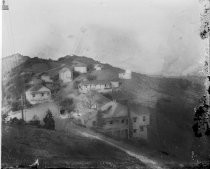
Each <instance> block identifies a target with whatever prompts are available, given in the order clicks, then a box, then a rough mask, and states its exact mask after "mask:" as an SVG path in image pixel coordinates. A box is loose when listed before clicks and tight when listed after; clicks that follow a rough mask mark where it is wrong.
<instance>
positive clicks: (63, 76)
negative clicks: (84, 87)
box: [59, 67, 73, 83]
mask: <svg viewBox="0 0 210 169" xmlns="http://www.w3.org/2000/svg"><path fill="white" fill-rule="evenodd" d="M59 79H60V80H61V81H62V82H63V83H68V82H71V81H72V80H73V73H72V71H71V70H70V69H69V68H67V67H63V68H62V69H61V70H60V71H59Z"/></svg>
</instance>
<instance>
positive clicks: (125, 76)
mask: <svg viewBox="0 0 210 169" xmlns="http://www.w3.org/2000/svg"><path fill="white" fill-rule="evenodd" d="M119 78H120V79H131V78H132V72H131V70H126V71H125V72H124V73H119Z"/></svg>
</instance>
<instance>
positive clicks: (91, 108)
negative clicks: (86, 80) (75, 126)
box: [72, 91, 111, 127]
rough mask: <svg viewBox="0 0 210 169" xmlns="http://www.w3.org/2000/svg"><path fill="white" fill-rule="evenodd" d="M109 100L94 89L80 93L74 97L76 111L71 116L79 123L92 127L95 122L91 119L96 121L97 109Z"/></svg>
mask: <svg viewBox="0 0 210 169" xmlns="http://www.w3.org/2000/svg"><path fill="white" fill-rule="evenodd" d="M110 101H111V100H109V99H108V98H106V97H104V96H103V95H102V94H100V93H98V92H96V91H89V92H88V93H86V94H80V95H79V96H78V97H77V98H75V110H76V111H75V112H74V113H72V116H73V118H74V119H76V120H77V122H78V123H79V124H82V125H84V126H86V127H94V126H95V123H93V121H96V115H97V112H98V110H100V109H101V107H102V106H104V105H105V104H107V103H109V102H110Z"/></svg>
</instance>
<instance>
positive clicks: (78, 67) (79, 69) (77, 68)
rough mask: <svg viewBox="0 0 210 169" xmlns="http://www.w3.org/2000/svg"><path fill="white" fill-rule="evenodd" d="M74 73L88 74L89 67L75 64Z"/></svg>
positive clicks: (79, 63) (76, 62)
mask: <svg viewBox="0 0 210 169" xmlns="http://www.w3.org/2000/svg"><path fill="white" fill-rule="evenodd" d="M73 66H74V71H75V72H79V73H87V65H86V64H84V63H81V62H78V61H74V62H73Z"/></svg>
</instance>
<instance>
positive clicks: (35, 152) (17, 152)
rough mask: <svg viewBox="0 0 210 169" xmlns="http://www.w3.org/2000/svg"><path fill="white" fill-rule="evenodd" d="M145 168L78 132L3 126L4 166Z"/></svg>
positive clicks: (132, 159)
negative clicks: (37, 161) (36, 160)
mask: <svg viewBox="0 0 210 169" xmlns="http://www.w3.org/2000/svg"><path fill="white" fill-rule="evenodd" d="M35 159H39V163H40V167H60V168H61V167H70V166H71V167H76V168H77V167H78V168H79V167H103V168H104V169H109V168H118V167H120V168H121V167H123V168H127V167H129V168H136V167H138V168H141V167H143V168H145V165H144V164H142V163H141V162H139V161H138V160H137V159H135V158H132V157H130V156H129V155H127V154H126V153H124V152H123V151H121V150H118V149H117V148H114V147H112V146H110V145H108V144H105V143H103V142H101V141H98V140H94V139H91V138H87V137H83V136H80V135H78V134H77V133H74V132H71V133H70V132H69V133H68V135H65V134H64V133H60V132H56V131H49V130H45V129H38V128H34V127H30V126H8V125H6V126H5V125H3V126H2V166H16V165H20V164H24V165H29V164H31V163H32V162H33V161H34V160H35Z"/></svg>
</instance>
